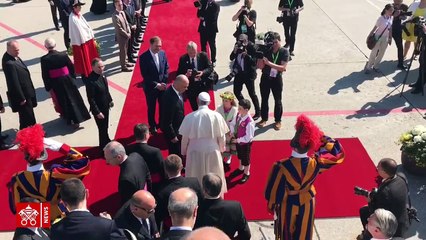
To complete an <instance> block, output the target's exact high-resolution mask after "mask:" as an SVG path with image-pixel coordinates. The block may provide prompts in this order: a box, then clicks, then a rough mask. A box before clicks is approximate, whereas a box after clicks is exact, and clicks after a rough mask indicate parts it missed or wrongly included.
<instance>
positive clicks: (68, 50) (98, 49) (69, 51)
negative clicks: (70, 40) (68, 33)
mask: <svg viewBox="0 0 426 240" xmlns="http://www.w3.org/2000/svg"><path fill="white" fill-rule="evenodd" d="M94 42H95V46H96V51H97V52H98V55H99V56H100V55H101V44H100V43H98V41H96V39H94ZM67 54H68V55H69V56H72V55H73V52H72V46H70V47H69V48H68V49H67Z"/></svg>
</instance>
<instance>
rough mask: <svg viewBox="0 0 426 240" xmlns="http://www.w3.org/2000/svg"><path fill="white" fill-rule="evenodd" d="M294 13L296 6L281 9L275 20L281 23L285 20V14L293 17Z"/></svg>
mask: <svg viewBox="0 0 426 240" xmlns="http://www.w3.org/2000/svg"><path fill="white" fill-rule="evenodd" d="M296 15H297V13H296V8H294V9H291V10H290V11H283V12H282V13H281V15H280V16H278V17H277V19H276V20H277V22H278V23H283V22H284V20H285V16H287V17H294V16H296Z"/></svg>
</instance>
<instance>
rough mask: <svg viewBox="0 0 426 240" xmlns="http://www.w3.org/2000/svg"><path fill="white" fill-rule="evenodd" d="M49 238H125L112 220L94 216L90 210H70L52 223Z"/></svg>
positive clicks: (70, 239)
mask: <svg viewBox="0 0 426 240" xmlns="http://www.w3.org/2000/svg"><path fill="white" fill-rule="evenodd" d="M51 239H55V240H56V239H60V240H76V239H78V240H105V239H123V240H124V239H127V238H126V237H125V236H124V234H122V233H121V232H120V231H119V229H118V228H117V227H116V225H115V223H114V221H112V220H110V219H106V218H101V217H95V216H93V215H92V214H91V213H90V212H86V211H76V212H70V213H68V214H67V216H66V217H65V218H63V219H62V220H61V221H59V222H57V223H55V224H53V226H52V229H51Z"/></svg>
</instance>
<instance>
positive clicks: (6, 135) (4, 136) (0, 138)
mask: <svg viewBox="0 0 426 240" xmlns="http://www.w3.org/2000/svg"><path fill="white" fill-rule="evenodd" d="M8 137H9V135H8V134H4V135H3V134H1V135H0V140H5V139H6V138H8Z"/></svg>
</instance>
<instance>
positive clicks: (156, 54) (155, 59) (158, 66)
mask: <svg viewBox="0 0 426 240" xmlns="http://www.w3.org/2000/svg"><path fill="white" fill-rule="evenodd" d="M149 52H150V53H151V56H152V59H154V63H155V66H156V67H157V70H158V71H160V59H159V57H158V53H153V52H152V51H151V49H149Z"/></svg>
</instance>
